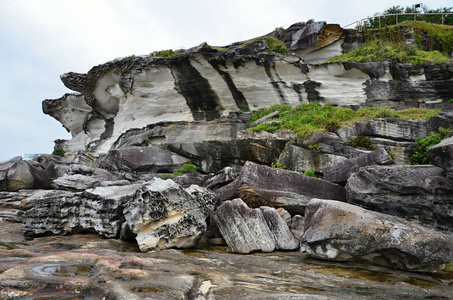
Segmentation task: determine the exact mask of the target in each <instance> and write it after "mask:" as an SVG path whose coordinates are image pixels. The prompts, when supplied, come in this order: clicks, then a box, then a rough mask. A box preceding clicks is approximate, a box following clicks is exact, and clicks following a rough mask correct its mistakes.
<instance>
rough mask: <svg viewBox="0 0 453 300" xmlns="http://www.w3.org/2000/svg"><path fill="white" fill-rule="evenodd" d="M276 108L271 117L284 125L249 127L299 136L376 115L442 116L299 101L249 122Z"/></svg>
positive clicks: (431, 111) (259, 113) (421, 111)
mask: <svg viewBox="0 0 453 300" xmlns="http://www.w3.org/2000/svg"><path fill="white" fill-rule="evenodd" d="M274 111H279V116H278V117H276V118H274V119H272V120H278V121H281V122H282V124H281V125H266V124H265V123H262V124H260V125H257V126H255V127H251V128H249V130H251V131H254V132H259V131H262V130H265V131H269V132H273V131H276V130H279V129H286V130H291V131H292V132H294V133H297V134H298V135H299V136H300V137H304V136H305V135H306V134H310V133H312V132H314V131H324V132H328V131H335V130H337V129H338V128H340V127H345V126H348V125H350V124H352V123H355V122H359V121H363V120H373V119H377V118H395V119H415V120H418V119H428V118H431V117H434V116H438V115H439V112H440V111H439V110H434V109H423V108H410V109H405V110H401V111H395V110H393V109H390V108H388V107H362V108H360V109H359V110H352V109H350V108H345V107H334V106H332V105H330V104H325V105H320V104H319V103H318V102H310V103H303V104H299V105H298V106H295V107H291V105H289V104H276V105H273V106H271V107H267V108H261V109H259V110H258V111H256V112H255V113H253V114H252V116H251V118H250V123H249V124H251V123H253V122H254V121H256V120H258V119H259V118H261V117H264V116H266V115H268V114H270V113H272V112H274Z"/></svg>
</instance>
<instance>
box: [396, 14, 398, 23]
mask: <svg viewBox="0 0 453 300" xmlns="http://www.w3.org/2000/svg"><path fill="white" fill-rule="evenodd" d="M396 25H398V15H396Z"/></svg>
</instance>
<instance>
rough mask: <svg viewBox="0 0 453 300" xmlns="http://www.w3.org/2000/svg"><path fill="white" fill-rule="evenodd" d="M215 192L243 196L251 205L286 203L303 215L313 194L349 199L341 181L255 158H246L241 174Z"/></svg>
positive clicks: (224, 196)
mask: <svg viewBox="0 0 453 300" xmlns="http://www.w3.org/2000/svg"><path fill="white" fill-rule="evenodd" d="M216 193H217V196H218V198H219V200H221V201H222V200H227V199H235V198H241V199H242V200H243V201H244V202H245V203H246V204H247V205H248V206H250V207H259V206H271V207H283V208H285V209H286V210H287V211H289V212H290V213H291V214H301V215H303V212H304V209H305V205H306V203H308V201H310V200H311V199H312V198H324V199H335V200H341V201H345V200H346V194H345V190H344V188H343V187H342V186H340V185H337V184H334V183H331V182H329V181H325V180H321V179H317V178H313V177H309V176H305V175H303V174H301V173H298V172H294V171H288V170H282V169H276V168H271V167H267V166H264V165H258V164H255V163H253V162H247V163H246V164H245V165H244V167H243V168H242V170H241V173H240V174H239V176H238V178H237V179H236V180H234V181H233V182H232V183H230V184H228V185H226V186H224V187H222V188H220V189H218V190H217V191H216Z"/></svg>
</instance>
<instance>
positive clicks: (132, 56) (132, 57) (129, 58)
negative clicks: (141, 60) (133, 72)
mask: <svg viewBox="0 0 453 300" xmlns="http://www.w3.org/2000/svg"><path fill="white" fill-rule="evenodd" d="M136 58H137V56H135V55H134V54H132V55H129V56H126V57H124V58H123V59H128V60H133V59H136Z"/></svg>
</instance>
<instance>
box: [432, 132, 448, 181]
mask: <svg viewBox="0 0 453 300" xmlns="http://www.w3.org/2000/svg"><path fill="white" fill-rule="evenodd" d="M428 152H429V160H430V161H431V163H433V164H434V165H436V166H438V167H441V168H443V169H445V170H446V171H447V172H448V173H453V137H449V138H446V139H444V140H442V141H441V142H440V143H439V144H437V145H435V146H433V147H431V148H429V149H428Z"/></svg>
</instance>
